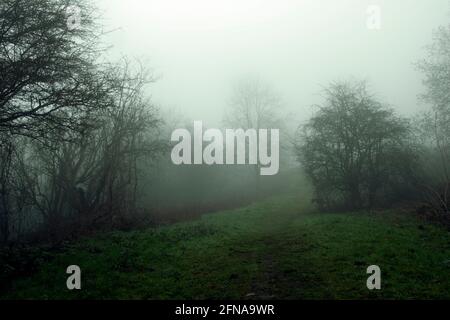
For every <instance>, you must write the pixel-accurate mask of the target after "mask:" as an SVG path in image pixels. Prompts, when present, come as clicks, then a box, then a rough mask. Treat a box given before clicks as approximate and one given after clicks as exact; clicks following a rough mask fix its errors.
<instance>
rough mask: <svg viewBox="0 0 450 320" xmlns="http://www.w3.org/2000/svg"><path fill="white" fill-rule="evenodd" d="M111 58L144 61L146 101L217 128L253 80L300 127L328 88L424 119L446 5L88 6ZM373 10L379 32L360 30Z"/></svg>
mask: <svg viewBox="0 0 450 320" xmlns="http://www.w3.org/2000/svg"><path fill="white" fill-rule="evenodd" d="M97 1H98V4H99V7H100V9H101V11H102V12H103V17H104V23H105V24H106V28H107V29H117V30H116V31H114V32H113V33H111V34H110V35H109V36H108V37H107V39H106V40H107V42H108V43H110V44H111V45H112V46H113V48H112V51H111V54H112V55H115V56H119V55H127V56H131V57H137V58H140V59H143V60H144V61H145V62H146V64H147V65H148V67H150V68H152V69H153V70H154V73H155V75H160V76H161V78H160V79H159V80H158V82H157V83H156V84H154V85H152V87H151V90H150V93H151V94H152V96H153V101H154V102H155V103H156V104H158V105H159V106H161V107H162V108H165V109H167V108H175V109H178V110H179V111H180V112H182V113H184V114H185V115H186V116H188V117H189V118H191V119H192V120H203V121H205V122H206V123H207V124H208V125H217V124H219V122H220V120H221V119H222V115H223V109H224V107H225V106H226V104H227V100H228V98H229V95H230V91H231V88H232V86H233V84H235V83H236V82H237V81H238V80H239V79H240V78H242V77H243V76H247V75H254V76H258V77H260V78H262V79H264V80H265V81H266V82H269V83H270V84H271V85H272V86H273V87H274V89H275V90H276V91H278V93H279V94H280V96H281V97H282V99H283V101H284V104H285V106H286V111H290V112H292V111H294V112H295V113H296V114H297V115H298V117H299V118H300V119H305V118H307V117H309V116H310V115H311V112H312V109H311V105H312V104H314V103H318V102H320V101H321V98H320V95H319V94H320V90H321V89H320V88H321V86H323V85H326V84H327V83H329V82H330V81H333V80H336V79H348V78H349V77H355V78H361V79H367V80H369V82H370V84H371V88H372V89H373V91H374V92H375V93H376V94H378V96H379V97H380V98H381V99H382V100H383V101H385V102H387V103H389V104H391V105H393V106H394V107H395V108H396V109H397V110H398V111H399V112H400V113H402V114H411V113H412V112H415V111H417V110H420V109H423V108H424V107H423V106H421V105H420V103H419V101H418V99H417V95H418V94H419V93H420V92H421V91H423V88H422V85H421V75H420V73H418V72H417V71H416V70H415V69H414V65H413V63H414V62H415V61H417V60H418V59H420V58H422V57H424V55H425V52H424V47H425V46H426V45H427V44H429V43H430V41H431V38H432V32H433V30H435V29H436V28H437V27H438V26H440V25H445V24H448V23H449V22H450V19H449V18H450V14H449V12H450V1H449V0H432V1H427V0H384V1H382V0H371V1H369V0H340V1H339V0H292V1H288V0H221V1H219V0H189V1H188V0H97ZM369 5H378V6H379V7H380V9H381V29H380V30H370V29H368V28H367V26H366V21H367V12H366V10H367V8H368V6H369Z"/></svg>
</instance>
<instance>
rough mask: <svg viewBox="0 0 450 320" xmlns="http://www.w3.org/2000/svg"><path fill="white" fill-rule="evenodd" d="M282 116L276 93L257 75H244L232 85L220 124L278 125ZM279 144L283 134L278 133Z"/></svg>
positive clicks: (257, 172) (257, 174)
mask: <svg viewBox="0 0 450 320" xmlns="http://www.w3.org/2000/svg"><path fill="white" fill-rule="evenodd" d="M284 122H285V119H283V115H282V102H281V98H280V96H279V95H278V94H277V93H276V92H275V91H274V90H273V88H271V87H270V86H269V85H268V84H266V83H264V82H263V81H261V80H259V79H254V78H247V79H245V80H243V81H241V82H239V83H238V85H236V86H235V87H234V90H233V92H232V96H231V99H230V101H229V105H228V109H227V110H226V113H225V118H224V124H225V125H226V126H228V127H230V128H237V129H244V130H248V129H255V130H257V131H258V130H259V129H280V131H281V132H283V128H284V126H285V124H284ZM280 140H281V142H280V143H281V145H283V144H282V141H283V135H282V134H281V137H280ZM260 167H261V166H260V164H259V162H258V164H257V165H256V166H255V183H256V192H257V193H258V188H259V184H260Z"/></svg>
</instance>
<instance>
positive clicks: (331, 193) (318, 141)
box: [297, 82, 414, 209]
mask: <svg viewBox="0 0 450 320" xmlns="http://www.w3.org/2000/svg"><path fill="white" fill-rule="evenodd" d="M300 129H301V130H300V131H299V144H298V146H297V154H298V158H299V160H300V161H301V162H302V163H303V165H304V167H305V170H306V172H307V174H308V175H309V176H310V177H311V179H312V182H313V184H314V187H315V194H316V202H317V203H318V204H319V206H320V207H322V208H331V207H346V208H354V209H355V208H361V207H366V206H368V207H371V206H373V205H374V204H376V203H381V201H383V200H385V199H383V198H380V196H382V195H383V194H384V195H386V194H387V192H386V191H385V190H386V189H388V190H390V191H392V188H393V186H395V183H400V184H401V186H402V188H406V187H407V186H408V184H407V182H408V179H407V177H409V176H412V175H411V173H412V171H413V160H414V157H413V150H412V148H411V147H410V145H409V142H408V140H409V129H408V123H407V121H406V120H404V119H402V118H399V117H397V116H396V115H395V114H394V112H393V111H392V110H391V109H388V108H386V107H384V106H383V105H382V104H381V103H380V102H378V101H377V100H375V99H374V98H373V97H372V96H371V95H370V94H369V93H368V91H367V89H366V84H365V83H364V82H358V83H347V82H337V83H332V84H331V85H330V86H329V87H328V88H327V89H325V104H324V105H322V106H318V111H317V113H316V114H315V115H314V116H313V117H312V118H311V119H310V120H309V122H308V123H307V124H306V125H304V126H302V127H301V128H300ZM383 190H384V191H385V192H384V193H383V192H382V191H383Z"/></svg>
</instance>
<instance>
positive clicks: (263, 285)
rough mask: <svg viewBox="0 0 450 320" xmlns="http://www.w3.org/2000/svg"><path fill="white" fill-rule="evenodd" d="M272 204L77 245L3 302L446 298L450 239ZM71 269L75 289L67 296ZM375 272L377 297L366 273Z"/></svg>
mask: <svg viewBox="0 0 450 320" xmlns="http://www.w3.org/2000/svg"><path fill="white" fill-rule="evenodd" d="M306 203H307V201H300V200H299V198H298V197H295V196H280V197H274V198H271V199H267V200H265V201H262V202H259V203H255V204H253V205H250V206H247V207H243V208H240V209H237V210H229V211H224V212H220V213H215V214H208V215H204V216H203V217H202V218H201V219H199V220H198V221H193V222H187V223H178V224H175V225H172V226H165V227H160V228H151V229H148V230H143V231H133V232H113V233H105V234H101V235H98V236H96V237H93V238H90V239H82V240H80V241H78V242H76V243H73V244H71V245H68V246H67V247H65V248H64V250H63V251H62V252H59V253H51V254H49V253H46V252H42V255H43V256H44V257H45V258H43V259H42V263H41V264H40V265H39V266H38V267H37V270H36V272H34V273H33V274H31V275H30V276H28V277H26V278H21V279H16V280H14V281H13V282H12V284H11V286H10V287H9V289H8V290H7V291H5V292H3V293H0V298H3V299H16V298H25V299H42V298H44V299H368V298H385V299H412V298H422V299H429V298H447V299H448V298H450V280H449V279H450V236H449V232H448V231H446V230H444V229H441V228H439V227H437V226H433V225H430V224H427V223H424V222H421V221H419V220H418V219H417V218H415V217H413V216H410V215H407V214H405V213H400V212H396V211H395V210H391V211H384V212H377V213H365V212H359V213H340V214H320V213H314V212H312V211H311V209H310V208H308V205H306ZM73 264H76V265H79V266H80V268H81V270H82V290H79V291H68V290H67V289H66V279H67V275H66V273H65V271H66V268H67V266H69V265H73ZM372 264H376V265H379V266H380V267H381V270H382V290H380V291H376V292H374V291H369V290H368V289H367V288H366V279H367V277H368V275H367V274H366V269H367V267H368V266H369V265H372Z"/></svg>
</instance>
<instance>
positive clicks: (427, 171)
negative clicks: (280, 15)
mask: <svg viewBox="0 0 450 320" xmlns="http://www.w3.org/2000/svg"><path fill="white" fill-rule="evenodd" d="M74 6H75V7H76V8H78V9H79V11H78V12H79V13H80V14H81V16H80V17H79V18H80V19H79V21H78V22H79V23H75V24H74V23H73V22H74V21H72V20H71V16H70V15H71V14H73V11H72V9H73V8H74ZM96 21H98V17H97V16H96V10H95V8H94V7H92V6H91V5H90V2H89V1H88V0H33V1H28V0H2V1H1V2H0V242H2V243H7V242H16V241H21V240H22V239H21V237H22V236H24V235H27V237H29V236H30V235H33V234H35V235H36V236H37V237H39V238H41V239H43V240H51V241H53V242H58V241H59V240H61V239H64V238H66V237H68V236H71V235H77V234H79V233H80V232H86V231H89V230H97V229H98V228H102V227H105V226H112V227H115V226H123V225H126V224H127V223H132V221H135V220H137V219H140V218H142V217H143V216H145V217H148V216H149V210H150V211H151V212H152V213H156V214H157V215H163V214H164V213H166V215H167V214H171V215H173V216H177V215H183V216H187V215H195V214H198V213H202V212H205V210H208V211H210V210H215V209H221V208H227V207H231V206H233V205H234V204H236V205H239V204H240V203H245V202H248V201H251V199H256V198H260V197H261V196H264V195H266V194H269V193H273V192H275V190H278V191H279V192H280V191H281V190H283V187H282V186H283V184H284V185H288V182H287V181H288V180H289V178H290V177H294V175H292V174H291V173H289V172H288V173H286V172H283V171H282V172H281V174H280V175H278V176H277V177H273V178H270V179H269V178H264V179H263V178H261V177H260V176H259V175H258V174H255V172H256V173H257V172H258V171H259V170H258V169H259V167H258V166H259V165H255V166H253V167H248V168H234V169H233V168H229V167H226V166H224V167H221V168H217V167H215V168H208V167H207V166H206V167H205V166H200V167H198V166H197V167H175V166H174V165H173V164H172V163H170V146H169V145H168V144H167V141H169V138H168V137H169V136H170V132H171V130H172V129H174V128H178V127H188V126H189V124H188V123H191V122H190V121H187V120H182V121H180V120H179V119H178V120H177V119H173V116H174V115H173V114H172V115H170V116H165V117H164V122H163V121H162V118H163V117H162V116H161V115H160V114H159V112H158V110H157V109H156V108H155V107H154V106H153V105H152V103H151V101H150V100H149V99H148V98H147V97H146V94H145V92H146V87H147V86H148V84H150V83H151V82H152V81H153V79H152V77H151V74H149V73H148V72H147V71H146V69H145V67H143V66H142V65H141V64H139V63H137V62H133V63H131V62H130V61H129V60H127V59H126V58H124V59H122V60H121V61H119V62H118V63H111V62H109V61H107V60H106V59H105V56H106V53H107V48H106V47H105V46H104V45H102V42H101V41H102V40H101V39H102V34H103V31H102V28H101V26H100V25H98V24H97V23H96ZM76 22H77V21H76ZM449 30H450V29H449V28H441V29H440V30H438V32H437V33H436V37H435V40H434V42H433V45H432V46H431V47H430V55H429V57H428V58H427V59H425V60H424V61H421V62H420V63H419V64H418V68H419V69H420V70H421V71H422V72H423V74H424V76H425V82H424V83H425V85H426V87H427V89H428V90H427V93H426V95H424V97H423V99H424V101H426V102H427V103H429V104H430V105H431V109H430V111H429V112H427V113H426V114H422V115H419V116H417V117H416V118H414V119H407V118H405V117H401V116H399V115H397V114H396V113H395V112H394V110H393V109H392V108H390V107H389V106H387V105H385V104H383V103H382V102H380V101H379V100H378V99H377V98H376V97H375V96H374V95H372V94H371V93H370V90H368V88H367V85H366V83H364V82H358V81H348V82H335V83H332V84H331V85H329V86H328V87H327V88H326V89H325V90H324V103H323V104H322V105H320V106H316V107H317V112H316V113H315V114H314V116H313V117H312V118H311V119H310V120H309V121H308V122H307V123H306V124H305V125H302V126H300V128H299V130H298V133H297V135H296V136H295V138H296V140H295V148H294V149H295V152H294V153H295V154H296V156H297V158H298V160H299V161H300V162H301V164H302V166H303V169H304V170H305V172H306V174H307V175H308V176H309V178H310V179H311V181H312V184H313V186H314V189H315V196H314V201H315V202H316V204H317V205H318V206H319V207H320V208H321V209H324V210H325V209H326V210H331V209H333V210H335V209H359V208H370V207H375V206H386V205H390V204H392V203H394V202H396V201H399V200H414V201H420V202H422V206H421V210H422V211H424V212H427V213H430V214H432V215H433V216H436V217H439V218H442V217H448V216H449V208H450V204H449V201H450V194H449V193H450V179H449V175H450V168H449V160H450V159H449V157H450V101H449V100H450V95H449V92H450V91H449V87H450V54H449V52H450V31H449ZM281 104H282V103H281V99H280V98H279V97H278V96H277V95H276V94H275V93H274V92H273V90H271V89H270V88H268V87H267V86H265V85H263V84H262V83H261V82H258V81H256V82H252V81H247V82H244V83H242V84H240V85H239V86H238V87H237V88H236V90H235V92H234V96H233V97H232V99H231V101H230V110H229V112H228V113H227V116H226V119H225V123H226V124H227V125H229V126H232V127H240V128H244V129H248V128H256V129H259V128H272V127H273V128H282V129H283V133H282V136H281V139H282V141H281V148H282V160H281V161H282V163H283V161H284V165H283V166H282V168H283V167H289V166H287V165H286V164H289V163H291V160H290V158H289V155H288V152H287V149H288V148H287V144H286V143H284V142H285V141H289V142H291V140H292V139H290V138H289V135H286V133H287V130H286V128H287V125H286V119H284V118H283V117H282V116H281V112H280V107H281ZM263 186H264V187H263ZM163 220H164V219H163ZM167 220H170V219H169V218H167Z"/></svg>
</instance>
